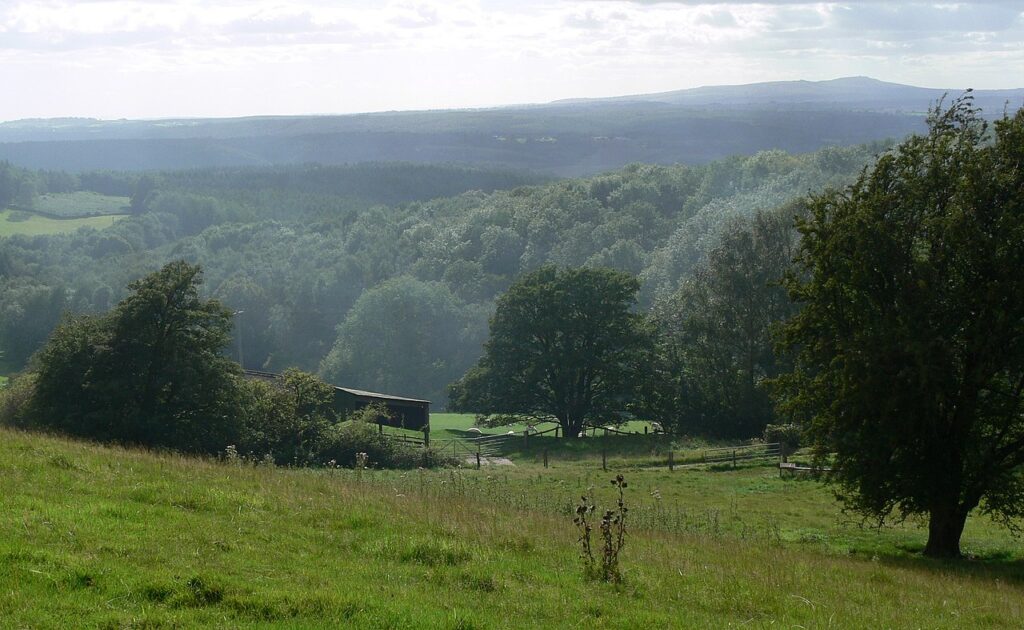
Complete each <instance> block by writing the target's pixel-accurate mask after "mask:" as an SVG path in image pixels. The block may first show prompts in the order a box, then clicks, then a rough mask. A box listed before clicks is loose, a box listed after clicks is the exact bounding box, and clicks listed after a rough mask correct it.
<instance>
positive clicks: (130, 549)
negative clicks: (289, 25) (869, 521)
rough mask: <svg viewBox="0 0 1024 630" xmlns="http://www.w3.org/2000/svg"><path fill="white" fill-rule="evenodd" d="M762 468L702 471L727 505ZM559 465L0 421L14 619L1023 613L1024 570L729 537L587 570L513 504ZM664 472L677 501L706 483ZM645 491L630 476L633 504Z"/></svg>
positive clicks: (861, 622) (749, 622) (82, 622)
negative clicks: (181, 443)
mask: <svg viewBox="0 0 1024 630" xmlns="http://www.w3.org/2000/svg"><path fill="white" fill-rule="evenodd" d="M551 472H552V471H549V474H550V473H551ZM554 472H557V471H554ZM489 474H490V476H491V479H490V480H488V479H487V476H488V475H489ZM572 474H579V472H578V471H575V472H573V473H572ZM597 474H598V475H600V477H601V479H602V480H603V482H602V485H606V484H607V475H604V474H601V473H600V471H597ZM751 474H752V473H750V472H749V471H743V470H741V471H738V472H737V473H722V474H719V473H706V472H705V473H701V475H703V476H705V477H712V478H713V481H714V484H709V485H708V486H706V487H712V485H716V486H720V487H719V491H720V492H721V493H722V494H725V495H727V494H729V491H727V490H726V488H727V487H733V488H735V489H736V490H739V491H741V493H742V491H747V490H749V488H750V484H751V483H752V478H751V476H750V475H751ZM543 475H544V473H542V472H541V471H539V470H536V469H534V470H530V471H527V470H517V471H515V472H510V473H509V474H508V477H507V478H506V477H504V476H495V475H494V474H493V473H492V472H491V471H481V472H480V473H476V472H469V471H446V472H444V473H441V472H430V471H415V472H407V473H382V472H379V471H376V472H375V471H364V473H363V475H362V479H361V480H360V479H357V477H356V474H355V472H354V471H351V472H350V471H341V470H284V469H279V468H270V467H251V466H241V465H228V464H225V463H219V462H216V461H213V460H204V459H185V458H180V457H177V456H174V455H169V454H160V453H146V452H141V451H133V450H124V449H119V448H110V447H99V446H94V445H90V444H84V443H80V442H72V441H68V440H63V439H58V438H50V437H41V436H37V435H29V434H25V433H20V432H17V431H12V430H7V429H0V620H2V624H0V625H4V626H7V627H196V626H211V627H255V626H259V627H329V626H334V627H339V626H347V627H360V628H406V627H409V628H474V627H475V628H491V627H565V626H566V625H575V626H583V627H620V628H637V627H728V626H740V625H743V626H745V627H769V626H771V627H795V626H802V627H887V628H902V627H931V628H965V627H971V628H978V627H994V628H995V627H1016V626H1017V625H1018V624H1019V620H1020V618H1021V615H1022V613H1024V597H1022V595H1024V580H1022V579H1021V576H1020V575H1019V574H1014V573H1013V572H1010V571H1007V570H1001V569H999V568H998V567H994V565H993V564H992V563H982V562H975V563H970V562H969V563H954V564H944V563H934V562H922V561H916V560H912V559H910V558H905V557H904V558H901V557H893V556H885V555H881V556H879V558H878V559H870V558H858V557H855V558H851V557H847V556H845V555H838V554H826V553H821V552H820V551H818V550H814V549H806V548H804V547H801V546H799V545H793V544H790V543H785V542H781V543H767V542H766V541H763V540H753V541H751V540H743V539H741V538H738V537H736V536H734V535H733V534H731V533H728V532H726V533H723V534H721V535H719V536H712V535H704V534H694V533H688V532H670V531H665V530H651V529H637V528H631V537H630V539H629V546H628V548H627V549H628V553H627V554H625V555H624V556H623V557H622V558H621V562H622V572H623V583H622V584H621V585H613V584H603V583H595V582H590V581H587V580H585V579H584V578H583V576H582V575H581V574H580V571H579V570H578V568H577V567H578V564H577V563H576V549H575V547H574V541H575V539H576V533H575V531H574V529H573V527H572V524H571V523H570V522H569V520H568V519H566V518H564V517H561V516H558V515H556V514H552V513H550V512H548V511H547V510H545V509H525V508H520V507H517V506H516V505H514V502H515V501H516V500H521V501H523V502H526V501H529V499H527V498H526V495H528V494H531V495H546V494H549V492H547V491H548V490H551V489H552V488H553V487H555V486H557V485H558V482H559V480H558V479H549V478H545V477H544V476H543ZM684 475H687V476H689V477H697V476H698V475H697V473H684ZM729 475H732V477H729ZM684 478H685V477H684V476H683V475H680V476H678V477H676V479H677V480H683V479H684ZM657 479H658V480H659V484H660V485H662V490H661V492H662V493H663V495H665V496H663V498H662V499H661V500H662V501H663V502H667V501H675V500H676V499H672V498H669V497H683V496H684V495H685V493H687V492H690V489H688V487H687V486H686V485H685V484H682V485H681V486H680V488H678V489H677V488H668V487H667V486H665V485H664V484H663V483H661V481H663V480H661V478H660V477H659V478H657ZM562 481H563V482H565V480H564V479H563V480H562ZM648 481H649V480H648ZM565 483H568V482H565ZM780 483H782V484H784V486H783V488H795V489H798V490H801V491H804V490H810V491H813V489H814V488H815V486H814V485H812V484H811V483H805V482H780ZM646 485H647V481H640V480H638V479H637V478H635V477H633V476H632V474H631V476H630V489H631V490H633V491H634V492H635V493H636V495H637V496H641V495H642V494H643V493H644V492H645V490H643V489H642V488H641V486H646ZM478 486H480V487H485V488H489V489H490V490H491V492H492V495H491V496H484V494H483V493H482V492H479V491H478V490H477V487H478ZM774 489H775V488H769V489H768V490H766V492H771V491H774ZM612 490H613V489H612V488H611V487H609V488H608V491H609V492H611V491H612ZM516 496H519V497H520V498H519V499H516ZM737 496H738V495H737ZM652 500H653V499H652ZM740 505H742V502H740V504H738V505H737V509H739V507H740ZM632 508H633V506H632V505H631V511H630V519H631V522H632V519H633V518H634V514H635V511H634V510H633V509H632ZM1013 564H1014V563H1012V562H1005V563H1004V565H1013Z"/></svg>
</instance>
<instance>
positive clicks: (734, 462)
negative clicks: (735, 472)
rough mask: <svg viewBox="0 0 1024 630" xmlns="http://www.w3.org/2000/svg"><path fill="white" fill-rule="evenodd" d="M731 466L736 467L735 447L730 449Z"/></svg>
mask: <svg viewBox="0 0 1024 630" xmlns="http://www.w3.org/2000/svg"><path fill="white" fill-rule="evenodd" d="M732 467H733V468H736V449H733V450H732Z"/></svg>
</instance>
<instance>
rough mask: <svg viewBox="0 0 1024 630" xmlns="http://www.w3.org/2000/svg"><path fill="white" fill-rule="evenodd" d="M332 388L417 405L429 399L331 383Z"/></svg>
mask: <svg viewBox="0 0 1024 630" xmlns="http://www.w3.org/2000/svg"><path fill="white" fill-rule="evenodd" d="M333 387H334V389H337V390H340V391H343V392H347V393H349V394H352V395H353V396H362V397H364V398H380V399H381V400H393V401H395V402H407V403H416V404H418V405H429V404H430V401H429V400H420V399H419V398H405V397H404V396H392V395H391V394H378V393H377V392H368V391H365V390H362V389H352V388H351V387H341V386H340V385H333Z"/></svg>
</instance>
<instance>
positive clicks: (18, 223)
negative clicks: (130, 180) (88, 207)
mask: <svg viewBox="0 0 1024 630" xmlns="http://www.w3.org/2000/svg"><path fill="white" fill-rule="evenodd" d="M118 218H119V217H116V216H100V217H85V218H81V219H50V218H47V217H43V216H40V215H38V214H29V213H24V212H19V211H16V210H3V211H0V238H2V237H5V236H14V235H16V234H24V235H26V236H40V235H44V234H65V233H69V232H74V231H75V230H77V229H78V228H80V227H94V228H96V229H97V230H101V229H103V228H105V227H109V226H110V225H112V224H113V223H114V221H116V220H117V219H118Z"/></svg>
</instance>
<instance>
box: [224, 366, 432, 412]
mask: <svg viewBox="0 0 1024 630" xmlns="http://www.w3.org/2000/svg"><path fill="white" fill-rule="evenodd" d="M244 372H245V376H246V377H248V378H258V379H262V380H265V381H274V380H277V379H279V378H281V375H280V374H277V373H275V372H261V371H260V370H244ZM330 385H331V387H333V388H334V389H336V390H338V391H342V392H345V393H347V394H352V395H353V396H361V397H363V398H377V399H379V400H392V401H394V402H397V403H416V404H419V405H429V404H430V401H429V400H421V399H419V398H406V397H404V396H392V395H391V394H381V393H378V392H368V391H365V390H362V389H352V388H351V387H341V386H340V385H333V384H330Z"/></svg>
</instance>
